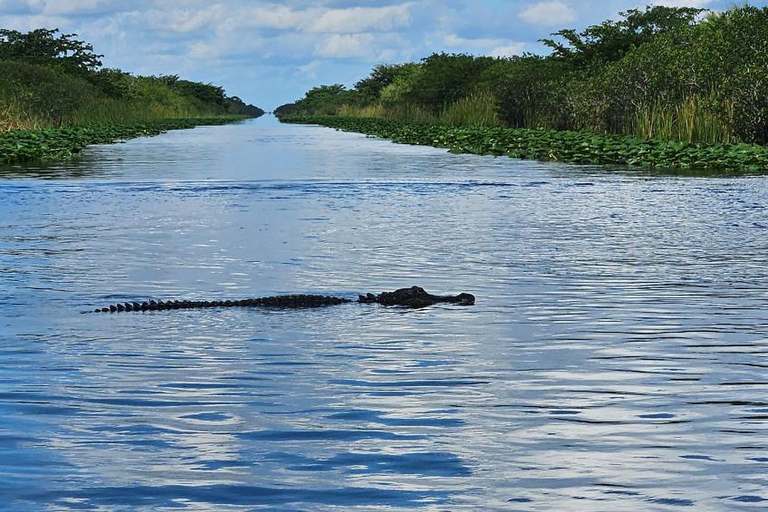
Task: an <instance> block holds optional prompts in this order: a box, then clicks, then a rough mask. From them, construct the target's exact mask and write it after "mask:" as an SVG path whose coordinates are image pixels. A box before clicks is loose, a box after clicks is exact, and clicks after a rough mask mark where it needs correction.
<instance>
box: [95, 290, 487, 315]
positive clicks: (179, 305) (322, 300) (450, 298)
mask: <svg viewBox="0 0 768 512" xmlns="http://www.w3.org/2000/svg"><path fill="white" fill-rule="evenodd" d="M346 302H355V301H352V300H350V299H345V298H343V297H333V296H330V295H306V294H296V295H273V296H270V297H258V298H254V299H242V300H213V301H198V300H168V301H162V300H160V301H154V300H150V301H144V302H124V303H121V304H112V305H109V306H107V307H105V308H96V309H95V310H94V312H95V313H121V312H123V311H166V310H169V309H201V308H231V307H266V308H284V309H286V308H319V307H323V306H334V305H336V304H344V303H346ZM357 302H362V303H377V304H383V305H384V306H406V307H409V308H423V307H426V306H431V305H432V304H436V303H438V302H447V303H451V304H457V305H460V306H471V305H472V304H474V303H475V296H474V295H472V294H471V293H460V294H458V295H432V294H431V293H427V292H426V291H425V290H424V288H421V287H419V286H411V287H410V288H400V289H399V290H395V291H393V292H382V293H380V294H378V295H374V294H372V293H368V294H366V295H360V296H359V298H358V300H357Z"/></svg>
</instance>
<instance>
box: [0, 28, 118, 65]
mask: <svg viewBox="0 0 768 512" xmlns="http://www.w3.org/2000/svg"><path fill="white" fill-rule="evenodd" d="M57 34H59V29H53V30H49V29H45V28H40V29H37V30H33V31H31V32H28V33H26V34H25V33H22V32H19V31H16V30H6V29H0V60H15V61H22V62H27V63H30V64H40V65H48V66H56V67H59V68H60V69H62V70H63V71H65V72H67V73H72V74H84V73H88V72H92V71H94V70H96V69H97V68H99V67H100V66H101V60H100V59H101V57H103V55H98V54H96V53H94V52H93V46H92V45H91V44H88V43H86V42H83V41H80V40H78V39H75V37H76V36H77V34H59V35H57Z"/></svg>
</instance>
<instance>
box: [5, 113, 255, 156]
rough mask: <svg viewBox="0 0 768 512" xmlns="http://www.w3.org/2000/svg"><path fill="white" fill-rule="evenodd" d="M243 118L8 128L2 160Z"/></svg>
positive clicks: (75, 151) (74, 151)
mask: <svg viewBox="0 0 768 512" xmlns="http://www.w3.org/2000/svg"><path fill="white" fill-rule="evenodd" d="M244 118H245V116H241V115H240V116H215V117H196V118H183V119H155V120H150V121H142V122H131V123H125V124H104V125H88V126H73V127H67V128H47V129H40V130H12V131H6V132H3V133H0V164H16V163H22V162H29V161H33V160H58V159H62V158H67V157H71V156H73V155H76V154H78V153H79V152H80V151H82V150H83V148H85V147H86V146H89V145H91V144H109V143H112V142H117V141H120V140H126V139H131V138H135V137H146V136H151V135H158V134H160V133H163V132H165V131H168V130H177V129H182V128H192V127H195V126H199V125H218V124H224V123H229V122H234V121H239V120H242V119H244Z"/></svg>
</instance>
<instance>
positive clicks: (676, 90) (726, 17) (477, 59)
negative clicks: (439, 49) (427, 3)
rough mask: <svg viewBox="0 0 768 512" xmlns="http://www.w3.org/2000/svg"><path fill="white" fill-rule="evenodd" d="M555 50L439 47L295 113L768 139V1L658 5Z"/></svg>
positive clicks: (559, 42) (561, 34)
mask: <svg viewBox="0 0 768 512" xmlns="http://www.w3.org/2000/svg"><path fill="white" fill-rule="evenodd" d="M542 42H543V43H544V44H545V45H546V46H547V47H548V48H549V49H550V53H549V54H548V55H544V56H542V55H531V54H525V55H522V56H515V57H511V58H494V57H485V56H472V55H466V54H447V53H435V54H433V55H430V56H428V57H426V58H424V59H422V60H421V61H419V62H413V63H400V64H382V65H379V66H376V67H375V68H374V69H373V70H372V71H371V73H370V74H369V75H368V76H367V77H365V78H362V79H361V80H359V81H358V82H357V83H356V84H355V85H354V87H352V88H347V87H345V86H343V85H339V84H335V85H324V86H320V87H316V88H313V89H312V90H310V91H308V92H307V93H306V95H305V96H304V97H303V98H301V99H300V100H298V101H296V102H295V103H292V104H288V105H283V106H282V107H280V108H278V109H276V114H277V115H278V116H280V117H282V118H283V119H286V116H288V115H291V114H298V115H325V116H328V115H330V116H340V117H360V118H362V117H372V118H379V119H396V120H404V121H410V122H422V123H434V124H446V125H468V126H486V127H488V126H491V127H493V126H501V127H509V128H525V129H545V130H557V131H563V130H568V131H576V132H589V133H592V134H600V135H611V136H613V135H616V136H629V137H637V138H640V139H655V140H661V141H673V142H686V143H703V144H738V143H749V144H759V145H765V144H766V143H768V8H757V7H753V6H750V5H743V6H739V7H733V8H731V9H729V10H727V11H724V12H717V13H715V12H709V11H707V10H705V9H697V8H688V7H685V8H675V7H664V6H656V7H647V8H645V9H644V10H637V9H633V10H629V11H626V12H624V13H621V17H620V18H619V19H618V20H608V21H605V22H603V23H601V24H598V25H594V26H590V27H587V28H586V29H584V30H582V31H576V30H573V29H563V30H560V31H558V32H555V33H554V34H552V37H551V38H548V39H544V40H543V41H542Z"/></svg>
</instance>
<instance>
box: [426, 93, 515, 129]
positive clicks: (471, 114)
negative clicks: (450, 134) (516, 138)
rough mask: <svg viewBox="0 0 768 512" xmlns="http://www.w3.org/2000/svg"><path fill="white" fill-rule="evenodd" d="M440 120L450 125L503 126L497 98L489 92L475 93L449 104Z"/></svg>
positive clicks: (441, 114)
mask: <svg viewBox="0 0 768 512" xmlns="http://www.w3.org/2000/svg"><path fill="white" fill-rule="evenodd" d="M439 121H440V122H441V123H444V124H450V125H467V126H501V125H502V122H501V120H500V119H499V116H498V114H497V113H496V98H494V96H493V94H491V93H489V92H480V93H475V94H472V95H470V96H467V97H465V98H461V99H459V100H457V101H455V102H453V103H451V104H450V105H447V106H446V107H445V108H444V109H443V111H442V112H441V113H440V116H439Z"/></svg>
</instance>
